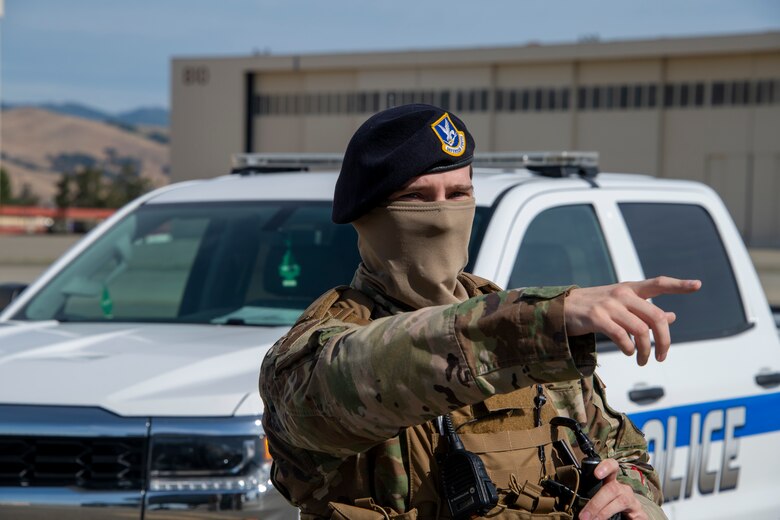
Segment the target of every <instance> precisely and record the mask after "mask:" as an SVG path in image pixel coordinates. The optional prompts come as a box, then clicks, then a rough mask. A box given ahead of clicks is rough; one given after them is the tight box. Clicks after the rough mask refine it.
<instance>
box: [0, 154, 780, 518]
mask: <svg viewBox="0 0 780 520" xmlns="http://www.w3.org/2000/svg"><path fill="white" fill-rule="evenodd" d="M238 159H239V162H240V165H239V167H238V168H236V169H235V171H234V174H233V175H228V176H223V177H218V178H214V179H210V180H203V181H191V182H184V183H180V184H174V185H171V186H168V187H165V188H162V189H159V190H156V191H154V192H152V193H149V194H147V195H145V196H143V197H141V198H139V199H138V200H136V201H134V202H132V203H131V204H129V205H127V206H126V207H124V208H122V209H121V210H120V211H118V212H117V213H116V214H115V215H114V216H113V217H111V218H110V219H109V220H107V221H106V222H105V223H104V224H102V225H101V226H100V227H99V228H97V229H96V230H94V231H93V232H92V233H91V234H89V235H88V236H86V237H85V238H84V239H83V240H82V241H81V242H79V243H78V244H77V245H76V246H74V247H73V248H72V249H71V250H70V251H68V252H67V253H66V254H65V255H64V256H63V257H62V258H61V259H60V260H58V261H57V262H56V263H55V264H54V265H52V266H51V267H50V268H49V269H48V270H47V271H46V272H45V273H44V274H43V275H42V276H41V277H40V278H39V279H38V280H37V281H36V282H34V283H33V284H32V285H31V286H30V287H28V288H27V289H26V290H25V291H24V292H22V293H21V295H19V296H18V297H16V298H15V299H14V300H13V301H12V302H11V303H10V305H9V306H8V307H7V308H6V309H5V310H4V311H3V312H2V314H0V517H2V518H14V519H25V518H41V517H42V516H41V515H44V514H47V513H51V514H53V515H54V516H56V517H58V518H100V519H111V518H123V519H127V518H145V519H147V520H156V519H172V518H185V517H186V518H191V519H194V518H221V517H224V518H245V519H250V518H259V517H262V518H279V519H282V518H295V517H296V512H295V510H293V509H292V508H290V507H289V506H287V504H286V503H284V502H283V500H282V499H281V497H280V495H279V494H278V493H277V492H276V491H275V490H273V487H272V486H271V484H270V483H269V480H268V471H269V465H270V464H269V462H270V460H269V455H268V453H267V451H266V448H265V445H264V443H263V433H262V428H261V426H260V416H261V414H262V412H263V408H262V402H261V401H260V398H259V396H258V391H257V375H258V370H259V367H260V362H261V359H262V357H263V355H264V354H265V352H266V350H267V349H268V348H269V346H270V345H271V344H273V342H274V341H275V340H276V339H277V338H279V337H280V336H282V335H283V334H284V333H285V332H286V331H287V329H288V328H289V326H290V325H291V324H292V323H293V322H294V321H295V320H296V318H297V317H298V315H299V314H300V312H301V311H302V310H303V309H304V308H305V307H306V306H307V305H308V304H309V303H310V302H311V301H312V300H313V299H314V298H316V297H317V296H318V295H319V294H321V293H322V292H324V291H325V290H327V289H329V288H330V287H333V286H336V285H340V284H347V283H349V282H350V280H351V278H352V274H353V272H354V269H355V267H356V265H357V263H358V261H359V256H358V253H357V248H356V234H355V231H354V230H353V228H352V227H351V226H337V225H334V224H332V223H331V220H330V211H331V208H330V206H331V200H330V198H331V194H332V193H333V188H334V185H335V181H336V173H334V170H337V169H338V162H339V157H337V156H330V155H322V156H301V155H294V156H292V155H289V156H288V155H250V156H240V157H239V158H238ZM596 163H597V156H596V154H593V153H536V154H522V153H518V154H492V155H487V156H482V157H479V156H478V157H477V159H476V163H475V173H474V186H475V195H476V199H477V210H476V217H475V221H474V226H473V235H472V240H471V250H470V263H469V265H468V267H467V270H470V271H472V272H474V273H475V274H477V275H480V276H483V277H486V278H488V279H491V280H494V281H495V282H496V283H498V284H499V285H501V286H504V287H523V286H534V285H564V284H572V283H575V284H578V285H580V286H593V285H602V284H609V283H613V282H617V281H622V280H639V279H642V278H648V277H653V276H656V275H660V274H665V275H670V276H675V277H679V278H698V279H701V280H702V281H703V287H702V289H701V291H699V292H698V293H697V294H695V295H687V296H685V297H678V296H664V297H660V298H657V299H656V302H657V303H658V304H659V305H660V306H661V307H663V308H665V309H667V310H670V311H674V312H675V313H676V314H677V316H678V320H677V322H676V323H675V324H674V325H673V326H672V340H673V347H672V350H671V351H670V354H669V357H668V359H667V361H666V362H664V363H656V362H655V361H653V360H652V359H651V361H650V363H649V364H648V365H647V366H645V367H641V368H640V367H637V366H636V364H635V362H634V361H633V360H630V359H627V358H626V357H625V356H624V355H623V354H621V353H620V352H618V351H617V349H616V347H615V346H614V345H612V344H611V343H609V342H608V341H607V340H606V339H604V341H600V342H599V346H598V349H599V363H600V368H599V373H600V375H601V377H602V378H603V379H604V380H605V381H606V382H607V384H608V385H609V390H608V396H609V399H610V405H611V406H612V407H613V408H615V409H618V410H622V411H625V412H627V413H629V414H630V416H631V417H632V418H633V420H634V421H635V422H636V424H637V425H638V426H639V427H640V428H642V430H643V431H644V433H645V435H646V437H647V440H648V442H649V446H650V450H651V451H652V459H653V464H654V465H655V467H656V468H657V469H658V471H659V472H660V474H661V477H662V482H663V491H664V495H665V497H666V504H665V505H664V509H665V511H666V512H667V514H668V515H669V517H670V518H672V519H685V520H688V519H695V518H707V519H716V518H754V519H762V518H763V519H774V520H776V519H777V518H778V514H780V513H779V512H780V493H779V492H778V491H777V489H776V488H777V484H778V483H779V482H780V479H778V477H777V475H778V473H780V341H779V340H778V333H777V330H776V328H775V323H774V321H773V317H772V315H771V312H770V309H769V306H768V305H767V301H766V298H765V296H764V293H763V292H762V288H761V286H760V284H759V281H758V278H757V276H756V272H755V270H754V268H753V265H752V264H751V261H750V258H749V257H748V254H747V252H746V250H745V247H744V246H743V244H742V241H741V239H740V236H739V234H738V233H737V230H736V228H735V226H734V224H733V222H732V220H731V218H730V217H729V215H728V213H727V211H726V209H725V207H724V206H723V204H722V202H721V201H720V199H719V198H718V197H717V195H716V194H715V193H714V192H713V191H712V190H710V189H709V188H707V187H706V186H704V185H702V184H698V183H694V182H687V181H686V182H684V181H674V180H666V179H656V178H652V177H648V176H639V175H622V174H604V173H597V171H596V170H597V164H596ZM323 168H324V169H325V170H327V169H330V171H315V170H318V169H323ZM307 170H311V171H307Z"/></svg>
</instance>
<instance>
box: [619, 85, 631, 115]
mask: <svg viewBox="0 0 780 520" xmlns="http://www.w3.org/2000/svg"><path fill="white" fill-rule="evenodd" d="M628 93H629V90H628V85H621V86H620V108H622V109H626V108H628V107H629V103H628Z"/></svg>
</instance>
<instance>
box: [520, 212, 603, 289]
mask: <svg viewBox="0 0 780 520" xmlns="http://www.w3.org/2000/svg"><path fill="white" fill-rule="evenodd" d="M615 281H616V280H615V271H614V269H613V267H612V261H611V259H610V256H609V252H608V251H607V245H606V243H605V242H604V235H603V233H602V231H601V226H600V225H599V222H598V219H597V218H596V212H595V211H594V209H593V206H591V205H590V204H577V205H571V206H560V207H557V208H550V209H547V210H545V211H543V212H541V213H540V214H539V215H537V216H536V218H534V220H533V222H531V224H530V225H529V226H528V229H527V230H526V232H525V236H524V237H523V241H522V243H521V244H520V249H519V251H518V253H517V258H516V259H515V265H514V266H513V267H512V274H511V275H510V277H509V285H508V286H509V287H536V286H541V285H571V284H577V285H579V286H582V287H590V286H594V285H604V284H610V283H613V282H615Z"/></svg>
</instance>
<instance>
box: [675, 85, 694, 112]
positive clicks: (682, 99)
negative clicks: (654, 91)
mask: <svg viewBox="0 0 780 520" xmlns="http://www.w3.org/2000/svg"><path fill="white" fill-rule="evenodd" d="M690 87H691V86H690V85H689V84H687V83H683V84H682V85H679V87H678V88H679V92H680V93H679V99H678V103H677V105H678V106H680V107H683V108H684V107H687V106H688V99H689V97H690V96H689V93H690V92H689V91H690Z"/></svg>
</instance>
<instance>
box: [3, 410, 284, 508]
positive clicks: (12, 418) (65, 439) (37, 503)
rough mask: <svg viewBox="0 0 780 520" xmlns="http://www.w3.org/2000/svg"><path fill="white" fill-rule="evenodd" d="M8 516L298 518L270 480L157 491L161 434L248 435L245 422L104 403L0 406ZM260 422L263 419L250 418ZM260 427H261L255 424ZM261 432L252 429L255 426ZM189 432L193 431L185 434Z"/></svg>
mask: <svg viewBox="0 0 780 520" xmlns="http://www.w3.org/2000/svg"><path fill="white" fill-rule="evenodd" d="M0 417H2V420H0V452H5V453H0V518H8V519H14V520H52V519H57V520H70V519H74V520H76V519H78V520H92V519H100V520H113V519H123V520H129V519H146V520H174V519H201V518H203V519H217V518H230V519H246V520H258V519H263V520H296V519H297V518H298V510H297V509H296V508H293V507H292V506H290V505H289V504H288V503H287V502H286V501H285V500H284V498H283V497H282V496H281V495H280V494H279V493H278V492H277V491H276V490H275V489H274V488H273V486H271V485H270V483H268V482H261V483H259V484H257V485H251V486H249V485H248V484H247V487H242V488H241V489H223V488H220V489H216V488H215V489H205V488H204V489H192V488H189V489H188V488H186V487H184V486H182V487H181V488H177V487H176V486H177V484H175V483H174V484H172V485H170V486H169V487H167V488H166V489H164V490H160V489H156V490H150V488H149V483H150V477H149V465H150V463H149V460H150V456H149V448H148V446H149V445H150V443H149V442H148V441H149V439H151V438H154V435H156V434H157V435H176V434H185V433H186V434H189V435H191V434H193V433H197V434H200V435H225V434H236V433H238V430H239V429H241V431H242V432H243V433H244V434H246V432H247V429H246V428H247V427H246V426H244V422H242V421H230V420H220V419H218V418H193V419H184V420H182V419H147V418H126V417H119V416H117V415H115V414H112V413H109V412H107V411H105V410H102V409H98V408H83V407H57V406H19V405H0ZM246 423H247V424H249V428H254V427H255V426H256V427H257V428H258V430H257V433H258V434H262V430H261V429H259V428H260V424H259V421H247V422H246ZM253 425H254V426H253ZM254 431H255V430H252V432H254ZM183 438H185V437H183Z"/></svg>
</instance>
